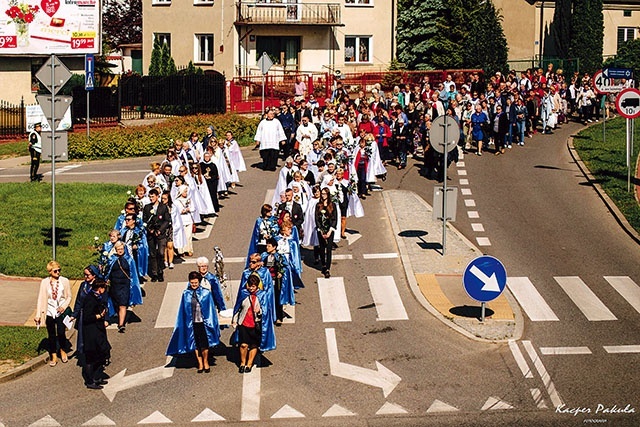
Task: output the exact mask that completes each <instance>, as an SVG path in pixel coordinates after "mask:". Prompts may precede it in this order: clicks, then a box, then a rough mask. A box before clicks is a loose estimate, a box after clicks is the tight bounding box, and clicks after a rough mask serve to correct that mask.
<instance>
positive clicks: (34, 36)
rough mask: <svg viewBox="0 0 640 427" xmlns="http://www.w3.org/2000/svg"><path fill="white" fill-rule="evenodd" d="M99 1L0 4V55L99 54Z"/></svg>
mask: <svg viewBox="0 0 640 427" xmlns="http://www.w3.org/2000/svg"><path fill="white" fill-rule="evenodd" d="M100 17H101V15H100V1H99V0H0V55H22V54H29V55H52V54H56V55H79V54H85V53H100V43H101V42H100Z"/></svg>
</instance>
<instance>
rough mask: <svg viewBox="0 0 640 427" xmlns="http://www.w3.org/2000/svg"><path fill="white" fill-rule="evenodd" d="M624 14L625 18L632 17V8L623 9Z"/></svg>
mask: <svg viewBox="0 0 640 427" xmlns="http://www.w3.org/2000/svg"><path fill="white" fill-rule="evenodd" d="M622 16H624V17H625V18H628V17H630V16H631V10H629V9H625V10H624V11H622Z"/></svg>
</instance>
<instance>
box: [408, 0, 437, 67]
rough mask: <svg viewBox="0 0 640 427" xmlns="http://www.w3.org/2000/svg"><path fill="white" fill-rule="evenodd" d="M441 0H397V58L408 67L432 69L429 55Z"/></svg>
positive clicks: (431, 49)
mask: <svg viewBox="0 0 640 427" xmlns="http://www.w3.org/2000/svg"><path fill="white" fill-rule="evenodd" d="M444 8H445V6H444V4H443V2H442V0H399V1H398V32H397V39H398V59H399V60H400V62H403V63H405V64H406V65H407V68H410V69H422V70H425V69H433V68H434V65H433V62H432V60H431V58H432V56H433V55H434V54H435V53H436V52H438V51H439V48H438V46H434V42H436V40H435V37H436V35H437V34H438V28H437V26H436V20H437V18H438V17H439V16H442V11H443V10H444Z"/></svg>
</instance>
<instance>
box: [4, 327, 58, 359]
mask: <svg viewBox="0 0 640 427" xmlns="http://www.w3.org/2000/svg"><path fill="white" fill-rule="evenodd" d="M46 338H47V329H46V328H40V329H39V330H37V329H36V328H30V327H27V326H3V327H1V328H0V360H15V361H16V362H26V361H27V360H29V359H31V358H34V357H36V356H38V355H39V354H40V353H41V352H42V351H46V350H45V349H42V348H40V347H41V346H40V344H41V343H42V340H43V339H46Z"/></svg>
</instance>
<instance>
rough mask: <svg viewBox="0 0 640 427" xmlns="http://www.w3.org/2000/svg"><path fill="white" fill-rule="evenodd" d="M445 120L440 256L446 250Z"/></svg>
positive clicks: (446, 140) (446, 143)
mask: <svg viewBox="0 0 640 427" xmlns="http://www.w3.org/2000/svg"><path fill="white" fill-rule="evenodd" d="M448 127H449V126H447V122H446V121H445V126H444V141H443V143H444V164H443V165H442V169H443V172H442V256H444V255H445V253H446V252H447V160H448V151H449V149H448V148H449V147H448V145H449V139H448V138H447V128H448Z"/></svg>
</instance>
